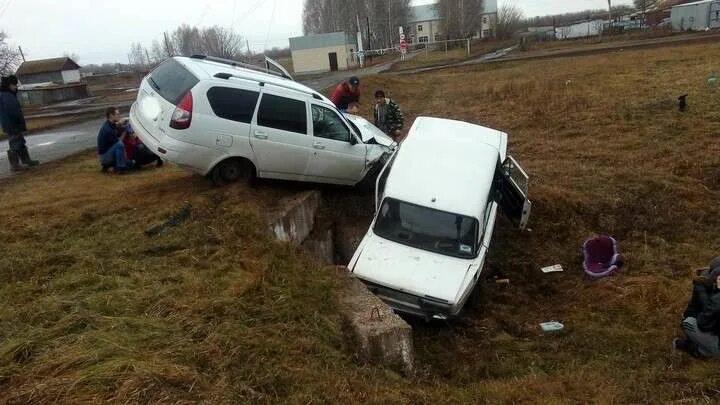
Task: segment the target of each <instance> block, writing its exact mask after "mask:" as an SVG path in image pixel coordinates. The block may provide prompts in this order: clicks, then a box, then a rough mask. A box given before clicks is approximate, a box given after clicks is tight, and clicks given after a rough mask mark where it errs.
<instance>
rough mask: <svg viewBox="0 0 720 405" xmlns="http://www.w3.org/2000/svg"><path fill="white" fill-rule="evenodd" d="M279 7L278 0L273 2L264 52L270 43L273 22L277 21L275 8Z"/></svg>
mask: <svg viewBox="0 0 720 405" xmlns="http://www.w3.org/2000/svg"><path fill="white" fill-rule="evenodd" d="M276 7H277V0H273V7H272V14H270V23H269V24H268V31H267V36H265V45H264V46H263V50H265V49H267V43H268V41H270V31H271V30H272V25H273V21H274V20H275V8H276Z"/></svg>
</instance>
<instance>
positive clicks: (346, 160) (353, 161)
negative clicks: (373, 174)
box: [308, 103, 367, 184]
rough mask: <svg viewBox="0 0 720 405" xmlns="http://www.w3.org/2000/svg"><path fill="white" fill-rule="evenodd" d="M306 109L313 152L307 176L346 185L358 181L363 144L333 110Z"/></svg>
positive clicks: (362, 169)
mask: <svg viewBox="0 0 720 405" xmlns="http://www.w3.org/2000/svg"><path fill="white" fill-rule="evenodd" d="M310 108H311V115H312V135H313V136H312V140H313V142H312V147H313V150H312V154H311V155H310V163H309V169H308V175H310V176H313V177H314V178H315V179H316V180H317V181H331V182H340V183H347V184H355V183H357V182H359V181H360V180H362V178H363V176H364V174H365V166H366V158H367V145H366V144H364V143H362V142H360V141H359V140H358V139H357V138H356V137H355V136H354V135H353V133H352V131H351V130H350V128H349V127H348V126H347V124H346V123H345V120H343V119H342V118H341V117H340V114H339V113H338V111H337V110H334V109H331V108H328V107H325V106H322V105H319V104H314V103H313V104H311V107H310ZM352 141H354V142H352Z"/></svg>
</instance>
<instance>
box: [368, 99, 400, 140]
mask: <svg viewBox="0 0 720 405" xmlns="http://www.w3.org/2000/svg"><path fill="white" fill-rule="evenodd" d="M373 116H374V117H375V126H376V127H378V128H380V130H381V131H383V132H385V133H386V134H388V135H390V136H391V137H392V138H393V139H395V140H396V141H397V139H398V137H399V136H400V130H401V129H402V128H403V125H404V122H405V118H404V117H403V113H402V111H400V107H399V106H398V105H397V104H396V103H395V102H394V101H393V100H391V99H389V98H386V97H385V92H384V91H382V90H378V91H376V92H375V108H374V109H373Z"/></svg>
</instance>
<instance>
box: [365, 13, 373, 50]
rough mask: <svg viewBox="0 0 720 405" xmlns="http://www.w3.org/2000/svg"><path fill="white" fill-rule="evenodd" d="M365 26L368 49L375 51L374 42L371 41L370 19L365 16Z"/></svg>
mask: <svg viewBox="0 0 720 405" xmlns="http://www.w3.org/2000/svg"><path fill="white" fill-rule="evenodd" d="M365 24H366V27H367V47H368V49H373V46H372V41H371V40H370V17H368V16H365Z"/></svg>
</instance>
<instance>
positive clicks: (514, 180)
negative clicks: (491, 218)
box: [494, 156, 532, 230]
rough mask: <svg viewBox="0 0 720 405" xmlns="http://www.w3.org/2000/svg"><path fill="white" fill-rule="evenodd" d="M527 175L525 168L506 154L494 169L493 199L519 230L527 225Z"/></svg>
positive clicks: (528, 216) (529, 208)
mask: <svg viewBox="0 0 720 405" xmlns="http://www.w3.org/2000/svg"><path fill="white" fill-rule="evenodd" d="M528 183H529V177H528V175H527V173H525V170H523V168H522V167H521V166H520V165H519V164H518V163H517V161H515V159H513V157H512V156H508V157H507V159H505V161H504V162H502V164H499V165H498V167H497V169H496V171H495V193H494V194H495V201H496V202H497V203H498V205H500V208H502V210H503V213H504V214H505V216H507V217H508V218H509V219H510V220H511V221H512V222H513V223H514V224H515V225H517V226H518V227H519V228H520V229H521V230H522V229H525V228H526V227H527V223H528V220H529V219H530V210H531V208H532V202H531V201H530V200H529V199H528Z"/></svg>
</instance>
